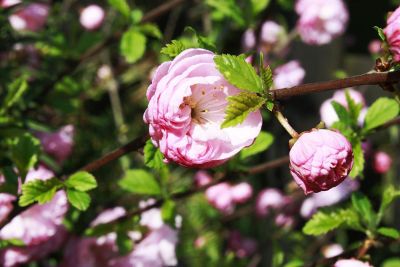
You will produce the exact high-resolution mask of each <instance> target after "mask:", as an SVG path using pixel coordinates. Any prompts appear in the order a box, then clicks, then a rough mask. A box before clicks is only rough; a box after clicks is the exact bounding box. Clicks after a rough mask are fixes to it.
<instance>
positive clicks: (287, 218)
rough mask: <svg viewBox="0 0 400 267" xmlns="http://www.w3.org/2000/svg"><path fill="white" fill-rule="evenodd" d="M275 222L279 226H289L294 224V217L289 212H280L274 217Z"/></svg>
mask: <svg viewBox="0 0 400 267" xmlns="http://www.w3.org/2000/svg"><path fill="white" fill-rule="evenodd" d="M275 224H276V225H277V226H279V227H283V228H290V227H292V226H293V224H294V218H293V216H291V215H290V214H285V213H280V214H278V215H277V216H276V217H275Z"/></svg>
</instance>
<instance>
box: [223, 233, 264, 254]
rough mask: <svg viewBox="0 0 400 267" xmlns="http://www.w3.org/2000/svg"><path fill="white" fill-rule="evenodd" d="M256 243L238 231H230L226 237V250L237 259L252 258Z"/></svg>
mask: <svg viewBox="0 0 400 267" xmlns="http://www.w3.org/2000/svg"><path fill="white" fill-rule="evenodd" d="M257 247H258V245H257V241H256V240H254V239H253V238H249V237H245V236H243V235H242V234H241V233H240V232H239V231H236V230H234V231H231V232H229V236H228V249H229V250H231V251H232V252H233V253H235V256H236V257H238V258H246V257H250V256H252V255H253V254H254V253H255V252H256V251H257Z"/></svg>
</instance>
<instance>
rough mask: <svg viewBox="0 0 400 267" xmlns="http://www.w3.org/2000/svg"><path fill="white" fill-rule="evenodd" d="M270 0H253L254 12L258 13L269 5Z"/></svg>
mask: <svg viewBox="0 0 400 267" xmlns="http://www.w3.org/2000/svg"><path fill="white" fill-rule="evenodd" d="M269 3H270V0H251V6H252V9H253V14H254V15H257V14H258V13H260V12H262V11H263V10H264V9H266V8H267V7H268V5H269Z"/></svg>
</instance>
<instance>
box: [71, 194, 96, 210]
mask: <svg viewBox="0 0 400 267" xmlns="http://www.w3.org/2000/svg"><path fill="white" fill-rule="evenodd" d="M67 198H68V201H69V203H71V205H72V206H74V207H75V208H77V209H78V210H81V211H85V210H87V209H88V208H89V206H90V202H91V198H90V196H89V194H88V193H86V192H81V191H77V190H75V189H72V188H68V189H67Z"/></svg>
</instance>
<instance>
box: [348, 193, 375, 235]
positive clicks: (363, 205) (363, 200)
mask: <svg viewBox="0 0 400 267" xmlns="http://www.w3.org/2000/svg"><path fill="white" fill-rule="evenodd" d="M351 203H352V204H353V207H354V209H355V210H356V211H357V212H358V214H359V215H360V217H361V218H362V220H364V221H365V222H366V224H367V225H368V226H369V227H370V228H374V227H375V226H376V213H375V211H374V210H373V208H372V205H371V202H370V201H369V199H368V198H367V197H366V196H365V195H364V194H362V193H360V192H355V193H353V194H352V196H351Z"/></svg>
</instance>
